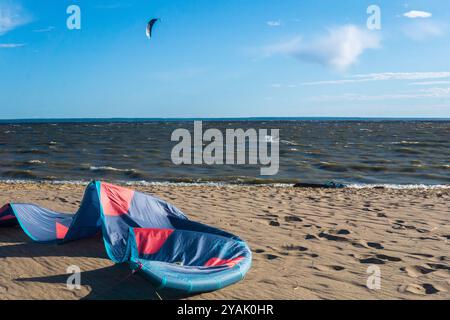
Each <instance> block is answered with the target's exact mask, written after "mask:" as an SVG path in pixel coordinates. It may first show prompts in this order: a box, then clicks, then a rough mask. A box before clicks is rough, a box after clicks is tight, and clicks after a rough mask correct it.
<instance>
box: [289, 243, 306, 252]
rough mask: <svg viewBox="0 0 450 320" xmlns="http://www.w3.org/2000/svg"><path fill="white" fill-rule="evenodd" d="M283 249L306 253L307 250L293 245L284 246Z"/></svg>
mask: <svg viewBox="0 0 450 320" xmlns="http://www.w3.org/2000/svg"><path fill="white" fill-rule="evenodd" d="M283 249H284V250H287V251H301V252H304V251H308V248H305V247H302V246H296V245H293V244H288V245H284V246H283Z"/></svg>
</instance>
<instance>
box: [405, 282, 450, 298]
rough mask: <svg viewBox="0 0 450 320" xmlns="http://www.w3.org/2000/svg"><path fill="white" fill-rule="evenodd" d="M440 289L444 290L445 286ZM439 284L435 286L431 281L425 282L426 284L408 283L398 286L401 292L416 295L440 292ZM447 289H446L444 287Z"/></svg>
mask: <svg viewBox="0 0 450 320" xmlns="http://www.w3.org/2000/svg"><path fill="white" fill-rule="evenodd" d="M439 289H441V290H443V288H440V287H439ZM439 289H438V287H437V286H433V285H432V284H430V283H424V284H415V283H413V284H407V285H401V286H400V287H399V288H398V291H399V292H401V293H412V294H416V295H429V294H436V293H438V292H440V291H441V290H439ZM444 291H445V289H444Z"/></svg>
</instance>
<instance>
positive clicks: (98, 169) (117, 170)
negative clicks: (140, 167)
mask: <svg viewBox="0 0 450 320" xmlns="http://www.w3.org/2000/svg"><path fill="white" fill-rule="evenodd" d="M89 170H91V171H112V172H126V173H134V172H136V170H135V169H119V168H114V167H109V166H100V167H96V166H90V167H89Z"/></svg>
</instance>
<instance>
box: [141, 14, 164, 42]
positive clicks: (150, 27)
mask: <svg viewBox="0 0 450 320" xmlns="http://www.w3.org/2000/svg"><path fill="white" fill-rule="evenodd" d="M159 20H161V19H159V18H154V19H151V20H150V21H149V22H148V24H147V28H146V30H145V34H146V35H147V38H149V39H150V38H151V36H152V31H153V26H154V25H155V23H156V22H157V21H159Z"/></svg>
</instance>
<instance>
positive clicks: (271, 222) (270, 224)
mask: <svg viewBox="0 0 450 320" xmlns="http://www.w3.org/2000/svg"><path fill="white" fill-rule="evenodd" d="M269 226H272V227H279V226H280V223H279V222H278V221H274V220H272V221H269Z"/></svg>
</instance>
